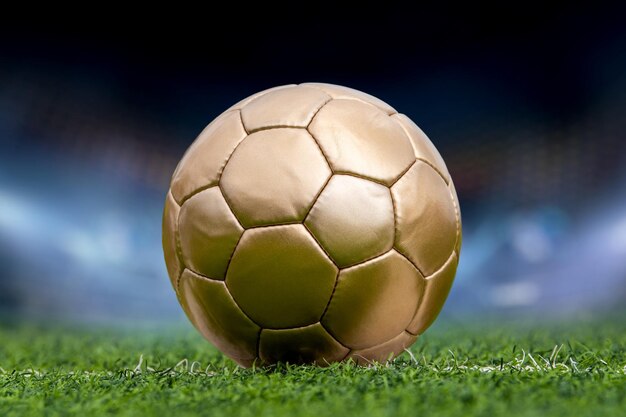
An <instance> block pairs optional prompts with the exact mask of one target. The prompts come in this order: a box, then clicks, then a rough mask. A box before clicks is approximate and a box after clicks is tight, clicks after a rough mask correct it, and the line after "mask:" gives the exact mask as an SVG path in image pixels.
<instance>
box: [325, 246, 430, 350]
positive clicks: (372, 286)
mask: <svg viewBox="0 0 626 417" xmlns="http://www.w3.org/2000/svg"><path fill="white" fill-rule="evenodd" d="M423 287H424V279H423V278H422V276H421V275H420V273H419V272H418V271H417V269H415V267H414V266H413V265H411V263H410V262H409V261H408V260H407V259H406V258H405V257H404V256H402V255H400V254H399V253H398V252H396V251H395V250H392V251H389V252H387V253H386V254H384V255H382V256H380V257H377V258H375V259H372V260H370V261H367V262H365V263H362V264H359V265H356V266H353V267H351V268H346V269H343V270H342V271H341V272H340V273H339V280H338V282H337V287H336V288H335V293H334V294H333V298H332V300H331V302H330V305H329V306H328V311H327V312H326V315H325V316H324V318H323V319H322V325H324V327H325V328H326V329H328V331H329V332H330V334H332V335H333V336H334V337H335V338H337V340H339V341H340V342H341V344H343V345H344V346H347V347H349V348H351V349H366V348H370V347H372V346H376V345H378V344H380V343H383V342H385V341H387V340H389V339H391V338H392V337H394V336H395V335H397V334H399V333H400V332H402V331H403V330H404V329H406V327H407V326H408V324H409V322H410V321H411V319H412V318H413V316H414V314H415V310H416V308H417V306H418V305H419V301H420V298H421V296H422V292H423Z"/></svg>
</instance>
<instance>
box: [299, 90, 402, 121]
mask: <svg viewBox="0 0 626 417" xmlns="http://www.w3.org/2000/svg"><path fill="white" fill-rule="evenodd" d="M301 85H304V86H307V87H314V88H319V89H320V90H322V91H324V92H325V93H326V94H328V95H329V96H331V97H332V98H344V99H348V100H359V101H362V102H364V103H369V104H371V105H373V106H376V107H378V108H379V109H381V110H382V111H384V112H385V113H387V114H394V113H396V110H395V109H394V108H393V107H391V106H390V105H389V104H387V103H385V102H384V101H382V100H380V99H378V98H376V97H374V96H371V95H369V94H367V93H364V92H362V91H359V90H355V89H354V88H349V87H343V86H341V85H333V84H324V83H304V84H301Z"/></svg>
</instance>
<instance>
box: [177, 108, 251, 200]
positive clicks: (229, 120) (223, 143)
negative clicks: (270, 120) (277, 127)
mask: <svg viewBox="0 0 626 417" xmlns="http://www.w3.org/2000/svg"><path fill="white" fill-rule="evenodd" d="M245 137H246V132H245V131H244V130H243V126H242V125H241V117H240V115H239V112H238V111H230V112H226V113H224V114H222V115H221V116H219V117H218V118H217V119H215V120H214V121H213V122H211V124H209V125H208V126H207V127H206V129H204V130H203V131H202V133H200V136H198V139H196V140H195V142H194V143H193V144H192V145H191V146H190V147H189V149H188V150H187V152H185V155H183V159H181V161H180V163H179V164H178V167H177V168H176V171H174V175H173V177H172V186H171V191H172V195H173V196H174V199H175V200H176V201H177V202H178V203H179V204H182V203H183V202H184V200H185V199H186V198H187V197H189V196H190V195H191V194H192V193H194V192H196V191H198V189H201V188H208V187H210V186H212V185H215V184H217V181H218V179H219V177H220V174H221V173H222V170H223V169H224V166H225V165H226V162H227V161H228V158H229V157H230V155H231V153H232V152H233V150H234V149H235V147H236V146H237V145H238V144H239V142H241V141H242V140H243V139H244V138H245Z"/></svg>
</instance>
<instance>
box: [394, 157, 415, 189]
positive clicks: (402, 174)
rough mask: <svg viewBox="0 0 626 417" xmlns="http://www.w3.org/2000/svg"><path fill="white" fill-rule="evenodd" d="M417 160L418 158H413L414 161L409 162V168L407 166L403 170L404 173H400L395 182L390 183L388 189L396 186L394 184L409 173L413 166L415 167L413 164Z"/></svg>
mask: <svg viewBox="0 0 626 417" xmlns="http://www.w3.org/2000/svg"><path fill="white" fill-rule="evenodd" d="M418 160H419V159H418V158H415V159H414V160H413V162H411V163H410V164H409V166H408V167H406V169H405V170H404V171H402V173H401V174H400V175H398V178H396V179H395V180H393V182H392V183H391V184H389V188H391V187H393V186H394V185H396V184H397V182H398V181H400V179H401V178H402V177H404V175H405V174H406V173H407V172H409V170H410V169H411V168H413V165H415V164H416V163H417V161H418Z"/></svg>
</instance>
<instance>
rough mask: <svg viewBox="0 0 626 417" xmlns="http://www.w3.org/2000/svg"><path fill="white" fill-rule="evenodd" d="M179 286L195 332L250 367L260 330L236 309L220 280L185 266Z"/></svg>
mask: <svg viewBox="0 0 626 417" xmlns="http://www.w3.org/2000/svg"><path fill="white" fill-rule="evenodd" d="M179 286H180V300H181V303H182V304H183V309H184V310H185V312H186V313H187V315H188V316H189V320H191V322H192V323H193V325H194V326H195V327H196V328H197V329H198V331H200V333H202V335H203V336H204V337H205V338H206V339H207V340H209V341H210V342H211V343H213V344H214V345H215V346H217V347H218V348H219V349H220V350H221V351H222V352H224V353H225V354H226V355H228V356H229V357H231V358H232V359H233V360H235V361H236V362H237V363H239V364H240V365H242V366H250V365H251V364H252V362H253V361H254V360H255V359H256V348H257V346H256V345H257V338H258V335H259V331H260V330H261V329H260V328H259V327H258V326H257V325H256V324H254V323H253V322H252V321H251V320H250V319H249V318H248V317H246V315H245V314H244V313H243V312H242V311H241V310H240V309H239V307H238V306H237V304H236V303H235V301H234V300H233V299H232V297H231V295H230V294H229V293H228V289H227V288H226V285H224V282H222V281H211V280H208V279H206V278H203V277H201V276H199V275H197V274H195V273H193V272H191V271H190V270H188V269H185V271H184V272H183V274H182V276H181V278H180V285H179Z"/></svg>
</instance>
